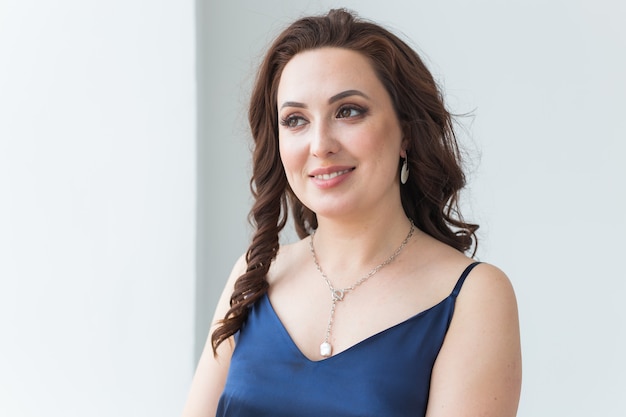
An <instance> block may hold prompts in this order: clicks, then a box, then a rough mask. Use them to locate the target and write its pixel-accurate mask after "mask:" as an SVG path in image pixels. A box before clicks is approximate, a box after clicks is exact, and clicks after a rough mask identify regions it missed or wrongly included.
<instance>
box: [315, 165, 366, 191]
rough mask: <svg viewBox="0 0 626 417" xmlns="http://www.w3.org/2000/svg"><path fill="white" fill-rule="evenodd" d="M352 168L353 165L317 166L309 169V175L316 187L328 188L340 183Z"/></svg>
mask: <svg viewBox="0 0 626 417" xmlns="http://www.w3.org/2000/svg"><path fill="white" fill-rule="evenodd" d="M354 170H355V168H354V167H348V166H342V167H338V166H335V167H327V168H318V169H315V170H313V171H311V172H310V174H309V176H310V178H311V180H312V181H313V182H314V183H315V184H316V185H317V186H318V187H320V188H330V187H334V186H336V185H339V184H341V183H342V182H343V181H344V180H345V179H346V178H348V176H349V175H348V174H350V173H351V172H352V171H354Z"/></svg>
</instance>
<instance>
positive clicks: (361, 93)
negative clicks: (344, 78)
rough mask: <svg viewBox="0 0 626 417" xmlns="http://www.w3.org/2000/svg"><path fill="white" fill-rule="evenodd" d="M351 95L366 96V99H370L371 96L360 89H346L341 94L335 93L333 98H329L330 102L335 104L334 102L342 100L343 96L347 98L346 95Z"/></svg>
mask: <svg viewBox="0 0 626 417" xmlns="http://www.w3.org/2000/svg"><path fill="white" fill-rule="evenodd" d="M350 96H361V97H364V98H366V99H369V97H368V96H367V94H365V93H363V92H361V91H359V90H346V91H342V92H341V93H339V94H335V95H334V96H332V97H331V98H329V99H328V104H333V103H334V102H336V101H338V100H341V99H342V98H346V97H350Z"/></svg>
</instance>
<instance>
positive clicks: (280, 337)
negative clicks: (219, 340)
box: [216, 263, 478, 417]
mask: <svg viewBox="0 0 626 417" xmlns="http://www.w3.org/2000/svg"><path fill="white" fill-rule="evenodd" d="M477 264H478V263H473V264H471V265H470V266H468V267H467V268H466V269H465V271H464V272H463V274H462V275H461V277H460V278H459V280H458V282H457V283H456V286H455V287H454V289H453V291H452V293H451V294H450V295H449V296H448V297H446V298H445V299H444V300H442V301H441V302H439V303H438V304H437V305H435V306H433V307H431V308H429V309H428V310H425V311H422V312H421V313H419V314H416V315H415V316H413V317H411V318H409V319H407V320H405V321H403V322H401V323H399V324H397V325H395V326H393V327H391V328H388V329H386V330H384V331H382V332H380V333H377V334H375V335H373V336H371V337H369V338H367V339H365V340H363V341H361V342H359V343H358V344H356V345H354V346H352V347H350V348H349V349H347V350H345V351H343V352H340V353H338V354H336V355H334V356H331V357H329V358H326V359H323V360H321V361H311V360H309V359H308V358H306V357H305V356H304V355H303V354H302V353H301V352H300V350H299V349H298V348H297V346H296V345H295V344H294V342H293V340H292V339H291V337H290V336H289V334H288V333H287V331H286V330H285V328H284V327H283V325H282V323H281V321H280V319H279V318H278V316H277V315H276V313H275V312H274V309H273V307H272V305H271V303H270V300H269V298H268V297H267V295H265V296H264V297H263V298H261V299H260V300H259V301H258V302H257V303H256V304H255V305H254V306H253V307H252V308H251V310H250V313H249V316H248V319H247V321H246V323H245V325H244V326H243V327H242V329H241V330H240V331H239V333H238V334H237V335H236V347H235V351H234V352H233V357H232V359H231V363H230V369H229V374H228V378H227V381H226V385H225V388H224V392H223V393H222V395H221V397H220V401H219V405H218V410H217V414H216V416H217V417H234V416H237V417H265V416H267V417H270V416H271V417H294V416H298V417H320V416H346V417H348V416H361V417H367V416H372V417H373V416H377V417H381V416H395V417H401V416H412V417H415V416H424V415H425V413H426V407H427V405H428V393H429V389H430V377H431V373H432V369H433V365H434V363H435V360H436V358H437V355H438V353H439V350H440V349H441V346H442V344H443V340H444V337H445V335H446V332H447V330H448V327H449V325H450V321H451V320H452V315H453V312H454V304H455V301H456V297H457V295H458V294H459V291H460V290H461V286H462V285H463V282H464V281H465V278H466V277H467V275H468V274H469V272H470V271H471V270H472V268H474V267H475V266H476V265H477Z"/></svg>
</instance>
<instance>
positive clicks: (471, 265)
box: [451, 262, 480, 298]
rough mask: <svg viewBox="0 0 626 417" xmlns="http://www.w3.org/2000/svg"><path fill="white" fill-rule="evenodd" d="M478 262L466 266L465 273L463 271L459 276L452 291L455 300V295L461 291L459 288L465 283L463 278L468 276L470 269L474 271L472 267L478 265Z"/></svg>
mask: <svg viewBox="0 0 626 417" xmlns="http://www.w3.org/2000/svg"><path fill="white" fill-rule="evenodd" d="M479 263H480V262H474V263H471V264H469V265H468V266H467V268H465V271H463V273H462V274H461V277H460V278H459V280H458V281H457V282H456V285H455V286H454V290H452V294H451V295H452V296H453V297H455V298H456V296H457V295H459V291H461V287H462V286H463V283H464V282H465V278H467V276H468V275H469V273H470V272H472V269H474V267H475V266H476V265H478V264H479Z"/></svg>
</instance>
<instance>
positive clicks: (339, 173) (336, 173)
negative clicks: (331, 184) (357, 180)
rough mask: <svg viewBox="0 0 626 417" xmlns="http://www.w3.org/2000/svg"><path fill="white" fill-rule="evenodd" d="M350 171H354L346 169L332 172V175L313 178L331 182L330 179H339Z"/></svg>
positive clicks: (320, 175)
mask: <svg viewBox="0 0 626 417" xmlns="http://www.w3.org/2000/svg"><path fill="white" fill-rule="evenodd" d="M350 171H352V170H351V169H344V170H342V171H336V172H331V173H330V174H319V175H314V176H313V178H315V179H316V180H330V179H333V178H335V177H338V176H340V175H343V174H346V173H348V172H350Z"/></svg>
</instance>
